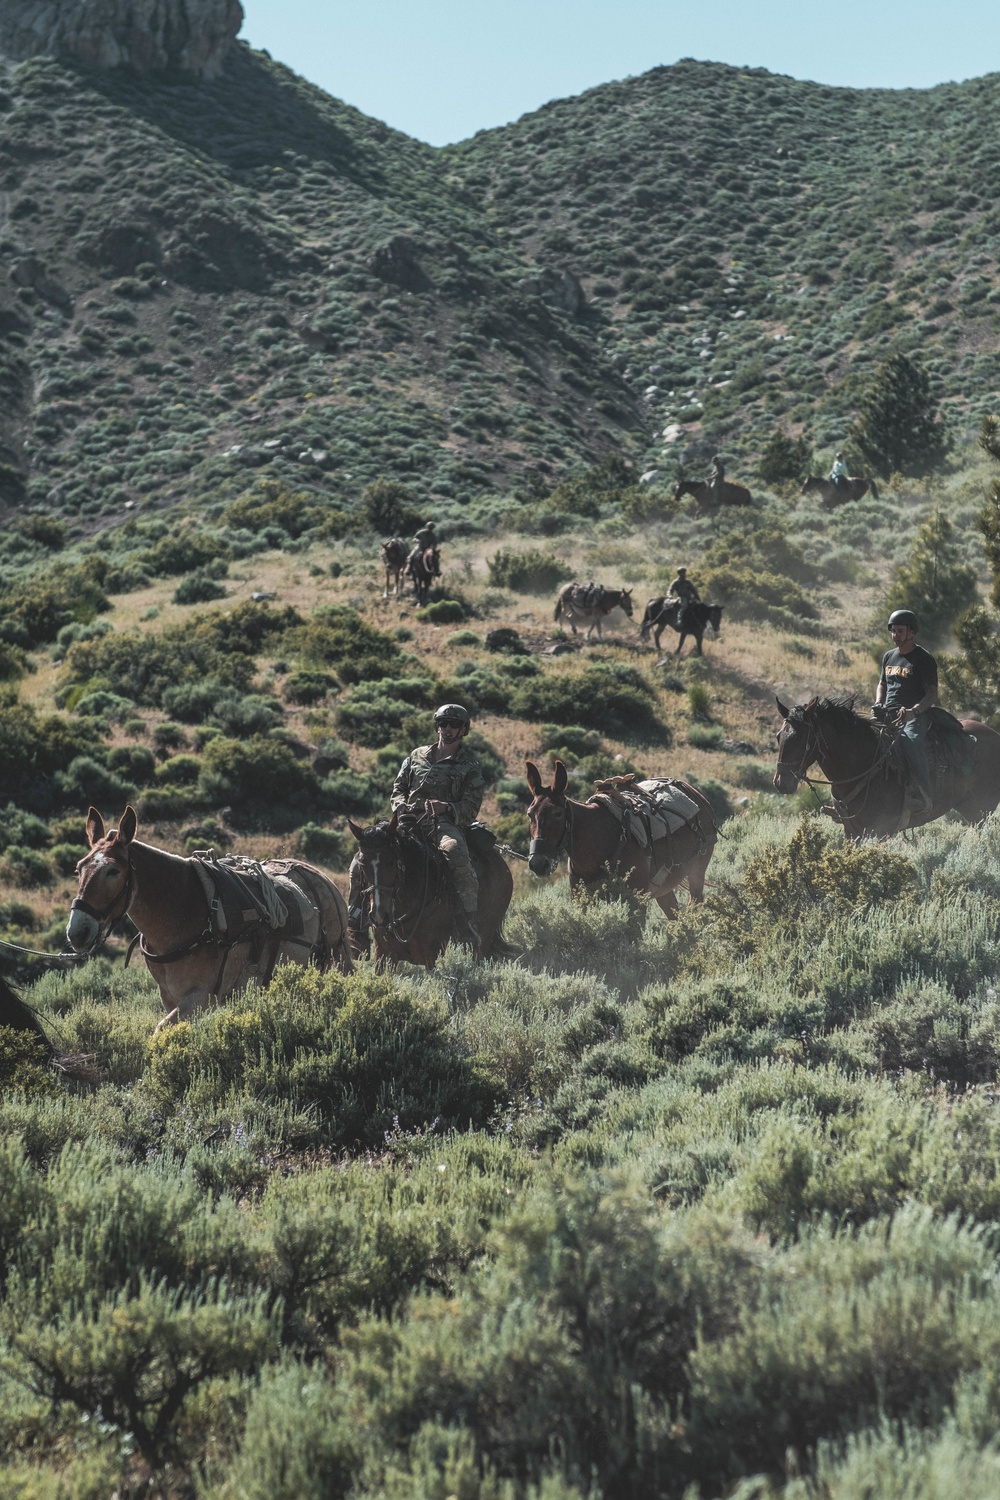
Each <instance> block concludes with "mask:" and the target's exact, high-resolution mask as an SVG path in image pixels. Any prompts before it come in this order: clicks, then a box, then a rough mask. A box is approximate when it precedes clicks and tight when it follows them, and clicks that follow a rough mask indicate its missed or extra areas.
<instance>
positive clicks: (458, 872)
mask: <svg viewBox="0 0 1000 1500" xmlns="http://www.w3.org/2000/svg"><path fill="white" fill-rule="evenodd" d="M434 727H435V729H436V730H437V744H435V745H422V746H421V747H420V748H419V749H417V750H414V751H413V752H412V753H411V754H410V755H408V756H407V757H406V759H405V760H404V761H403V764H402V765H401V766H400V768H399V773H398V775H397V776H396V780H395V781H394V782H393V787H392V797H391V799H390V805H391V807H392V810H393V812H398V813H400V814H410V815H411V816H413V817H419V818H421V820H422V822H421V828H422V831H423V832H424V835H425V837H426V838H427V840H428V842H429V843H431V844H433V845H434V847H435V848H437V849H440V851H441V853H442V854H443V855H444V858H445V860H446V861H447V864H448V872H449V874H450V876H451V879H452V884H453V885H454V888H455V894H456V895H457V896H458V900H459V906H460V910H459V912H458V913H457V917H456V924H455V925H456V938H457V940H458V941H459V942H460V943H465V944H467V945H468V946H469V947H471V948H473V949H477V948H478V946H479V933H478V931H477V929H476V908H477V905H478V902H479V882H478V881H477V879H476V872H475V870H474V869H473V868H472V861H471V859H470V858H469V846H468V844H467V842H466V830H467V829H468V827H469V825H470V824H471V823H474V822H475V820H476V815H477V814H478V812H479V809H480V806H481V805H482V800H483V793H484V792H485V790H486V782H485V781H484V779H483V773H482V770H481V769H480V765H479V762H478V760H476V757H475V756H474V755H473V754H472V752H471V751H470V750H467V749H466V748H465V746H464V745H463V744H462V741H463V740H464V738H465V736H466V735H467V734H468V733H469V730H470V729H471V728H472V720H471V718H470V716H469V711H468V709H466V708H463V707H462V706H461V704H460V703H445V704H443V705H442V706H441V707H440V708H439V709H438V711H437V713H436V714H435V715H434ZM350 879H351V885H350V897H349V902H348V921H349V925H350V929H351V933H352V936H353V937H354V939H355V943H358V940H359V939H360V946H364V947H366V946H367V936H366V935H365V933H364V929H365V927H366V926H367V913H366V911H365V907H364V895H365V891H364V884H363V880H364V877H363V875H362V873H361V869H360V866H359V862H358V860H357V858H355V859H354V860H353V861H352V863H351V877H350Z"/></svg>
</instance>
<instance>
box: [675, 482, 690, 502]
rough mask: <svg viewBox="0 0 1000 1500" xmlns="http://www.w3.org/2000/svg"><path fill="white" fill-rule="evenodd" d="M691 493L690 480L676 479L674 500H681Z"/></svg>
mask: <svg viewBox="0 0 1000 1500" xmlns="http://www.w3.org/2000/svg"><path fill="white" fill-rule="evenodd" d="M692 493H693V490H692V488H691V481H690V479H678V481H677V484H676V485H675V487H674V499H675V500H682V499H683V498H684V496H685V495H690V494H692Z"/></svg>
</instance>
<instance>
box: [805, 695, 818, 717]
mask: <svg viewBox="0 0 1000 1500" xmlns="http://www.w3.org/2000/svg"><path fill="white" fill-rule="evenodd" d="M814 708H819V699H818V698H810V699H809V702H808V703H807V704H806V713H807V714H811V713H812V711H813V709H814Z"/></svg>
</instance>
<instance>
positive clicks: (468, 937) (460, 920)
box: [454, 906, 483, 953]
mask: <svg viewBox="0 0 1000 1500" xmlns="http://www.w3.org/2000/svg"><path fill="white" fill-rule="evenodd" d="M454 940H455V942H456V943H458V944H459V945H460V947H463V948H471V949H472V951H473V953H478V952H479V950H480V948H481V947H482V943H483V940H482V938H481V937H480V935H479V928H478V927H477V926H476V913H475V912H474V911H466V910H465V908H464V907H461V906H460V907H459V908H458V909H457V911H456V912H455V925H454Z"/></svg>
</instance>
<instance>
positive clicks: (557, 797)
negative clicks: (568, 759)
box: [525, 760, 569, 875]
mask: <svg viewBox="0 0 1000 1500" xmlns="http://www.w3.org/2000/svg"><path fill="white" fill-rule="evenodd" d="M525 764H526V766H527V772H528V788H529V790H530V792H531V795H532V798H533V801H532V803H531V806H530V807H529V808H528V831H529V833H530V834H531V842H530V844H529V845H528V869H529V870H530V871H531V873H532V874H533V875H551V874H552V871H553V870H554V869H555V867H556V862H557V861H558V858H559V855H560V853H561V852H562V849H563V846H564V845H565V843H566V840H567V837H568V835H569V804H568V803H567V801H566V781H567V776H566V767H565V766H564V765H563V763H562V761H561V760H557V761H556V768H555V772H554V774H553V777H552V785H551V786H545V785H543V783H542V778H541V774H540V772H539V770H538V767H537V766H536V765H534V764H533V763H532V762H531V761H530V760H529V761H527V762H526V763H525Z"/></svg>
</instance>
